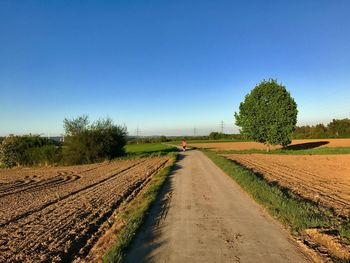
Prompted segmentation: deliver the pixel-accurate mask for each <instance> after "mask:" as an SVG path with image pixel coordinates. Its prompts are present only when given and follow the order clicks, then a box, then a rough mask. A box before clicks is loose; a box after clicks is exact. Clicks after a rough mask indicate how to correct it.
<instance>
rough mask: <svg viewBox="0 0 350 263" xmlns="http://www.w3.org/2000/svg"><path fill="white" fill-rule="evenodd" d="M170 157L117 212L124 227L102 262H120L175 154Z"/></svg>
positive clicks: (168, 170)
mask: <svg viewBox="0 0 350 263" xmlns="http://www.w3.org/2000/svg"><path fill="white" fill-rule="evenodd" d="M171 159H172V161H171V163H170V164H169V165H167V166H166V167H164V168H163V169H161V170H160V171H159V172H158V173H157V174H156V175H154V176H153V177H152V179H151V180H150V182H149V183H148V184H147V185H146V186H145V187H144V189H143V190H142V191H141V192H140V193H139V194H138V195H137V196H136V198H134V199H133V200H131V201H130V202H129V203H128V204H126V205H125V206H124V207H123V209H121V211H120V212H119V213H118V214H117V218H116V221H117V222H124V227H123V228H122V229H121V231H120V232H119V233H118V237H117V240H116V241H115V243H114V244H113V246H112V247H111V248H110V249H109V250H108V251H107V252H106V254H105V255H104V257H103V262H122V259H123V252H124V250H125V249H126V248H127V247H128V245H129V244H130V242H131V240H132V238H133V237H134V235H135V232H136V231H137V230H138V229H139V227H140V226H141V224H142V223H143V220H144V217H145V214H146V212H147V211H148V210H149V208H150V206H151V205H152V204H153V203H154V201H155V200H156V198H157V195H158V192H159V191H160V189H161V187H162V186H163V184H164V182H165V180H166V177H167V176H168V174H169V173H170V172H171V170H172V168H173V165H174V163H175V161H176V155H175V154H172V157H171Z"/></svg>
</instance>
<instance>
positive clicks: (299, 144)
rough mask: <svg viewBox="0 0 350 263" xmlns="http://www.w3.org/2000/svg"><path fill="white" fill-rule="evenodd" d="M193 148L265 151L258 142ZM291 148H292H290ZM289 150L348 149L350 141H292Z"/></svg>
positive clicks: (222, 143) (197, 144)
mask: <svg viewBox="0 0 350 263" xmlns="http://www.w3.org/2000/svg"><path fill="white" fill-rule="evenodd" d="M191 145H192V146H194V147H198V148H206V149H210V150H215V151H229V150H237V151H239V150H250V149H258V150H266V146H265V145H264V144H263V143H258V142H219V143H194V144H191ZM291 146H293V147H291ZM289 147H290V148H291V149H293V148H294V147H295V148H299V149H308V148H319V147H350V139H310V140H293V141H292V144H291V145H290V146H289ZM279 148H281V146H279V145H277V146H272V147H271V149H279Z"/></svg>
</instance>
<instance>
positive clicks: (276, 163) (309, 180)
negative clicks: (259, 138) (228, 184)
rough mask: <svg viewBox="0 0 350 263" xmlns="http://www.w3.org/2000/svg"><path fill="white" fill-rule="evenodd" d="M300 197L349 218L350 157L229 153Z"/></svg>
mask: <svg viewBox="0 0 350 263" xmlns="http://www.w3.org/2000/svg"><path fill="white" fill-rule="evenodd" d="M225 156H226V157H227V158H229V159H231V160H234V161H236V162H238V163H240V164H242V165H243V166H246V167H248V168H251V169H253V170H254V171H256V172H259V173H261V174H262V175H263V176H264V177H265V178H266V179H267V180H269V181H275V182H277V183H278V184H279V185H281V186H283V187H287V188H289V189H291V190H292V191H294V192H296V193H298V194H299V195H301V196H303V197H305V198H307V199H311V200H313V201H316V202H318V203H320V204H322V205H324V206H327V207H330V208H333V209H335V211H336V212H338V213H339V214H341V215H343V216H347V217H350V155H349V154H346V155H276V154H274V155H270V154H228V155H225Z"/></svg>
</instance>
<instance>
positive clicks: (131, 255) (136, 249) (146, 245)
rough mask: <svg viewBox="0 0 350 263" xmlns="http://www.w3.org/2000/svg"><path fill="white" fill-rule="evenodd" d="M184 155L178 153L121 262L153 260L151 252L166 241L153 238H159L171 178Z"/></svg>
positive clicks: (168, 206) (166, 208) (179, 167)
mask: <svg viewBox="0 0 350 263" xmlns="http://www.w3.org/2000/svg"><path fill="white" fill-rule="evenodd" d="M185 157H186V155H184V154H181V153H180V154H178V156H177V160H176V162H175V164H174V166H173V168H172V170H171V172H170V174H169V175H168V177H167V178H166V181H165V182H164V185H163V187H162V189H161V191H160V193H159V194H158V197H157V200H156V201H155V203H154V204H153V205H152V206H151V208H150V211H149V213H148V214H147V215H146V217H145V221H144V223H143V224H142V226H141V228H140V229H139V230H138V231H137V233H136V235H135V237H134V238H133V241H132V242H131V244H130V246H129V247H128V249H127V250H126V251H125V255H124V260H123V262H130V263H133V262H153V260H152V255H151V252H152V251H153V250H155V249H156V248H158V247H160V246H162V245H164V244H166V243H167V240H161V241H159V242H155V240H159V239H158V237H159V235H160V233H161V230H162V226H161V222H162V220H164V219H165V218H166V216H167V214H168V211H169V208H170V201H171V196H172V191H173V185H172V184H173V183H172V179H173V178H174V176H175V172H176V171H177V170H179V169H181V168H182V166H181V165H179V164H178V162H179V161H180V160H182V159H184V158H185Z"/></svg>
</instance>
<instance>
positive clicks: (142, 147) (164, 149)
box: [125, 143, 176, 155]
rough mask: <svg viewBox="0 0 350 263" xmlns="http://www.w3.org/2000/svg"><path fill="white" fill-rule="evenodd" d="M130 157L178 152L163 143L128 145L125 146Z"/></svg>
mask: <svg viewBox="0 0 350 263" xmlns="http://www.w3.org/2000/svg"><path fill="white" fill-rule="evenodd" d="M125 150H126V153H127V154H128V155H148V154H152V153H164V154H167V153H169V152H173V151H176V148H175V147H173V146H170V145H166V144H163V143H142V144H127V145H126V146H125Z"/></svg>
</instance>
